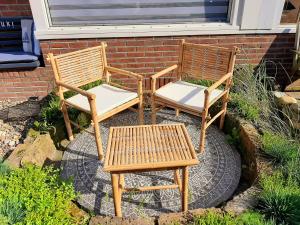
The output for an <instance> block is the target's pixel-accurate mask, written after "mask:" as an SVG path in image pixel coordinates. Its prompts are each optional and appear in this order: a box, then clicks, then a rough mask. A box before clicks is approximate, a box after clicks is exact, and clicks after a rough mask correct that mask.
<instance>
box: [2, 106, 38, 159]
mask: <svg viewBox="0 0 300 225" xmlns="http://www.w3.org/2000/svg"><path fill="white" fill-rule="evenodd" d="M22 103H23V102H22V101H18V102H16V101H14V102H12V101H8V100H7V101H0V158H6V157H7V156H8V155H9V154H10V153H11V151H13V150H14V149H15V148H16V146H17V145H18V144H19V143H22V141H23V140H24V138H25V134H26V133H27V130H28V129H29V127H31V126H32V122H33V120H32V118H28V117H27V118H24V117H19V118H15V119H14V120H10V121H7V115H8V113H9V112H10V110H13V109H14V107H16V106H18V105H20V104H22Z"/></svg>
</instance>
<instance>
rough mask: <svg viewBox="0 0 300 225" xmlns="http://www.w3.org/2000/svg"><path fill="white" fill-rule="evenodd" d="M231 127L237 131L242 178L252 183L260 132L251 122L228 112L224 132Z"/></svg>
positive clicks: (255, 171)
mask: <svg viewBox="0 0 300 225" xmlns="http://www.w3.org/2000/svg"><path fill="white" fill-rule="evenodd" d="M233 129H237V131H238V133H239V143H238V144H239V145H240V146H238V150H239V152H240V155H241V158H242V178H243V179H244V180H245V181H247V182H248V183H249V184H250V185H252V184H253V183H255V182H256V180H257V177H258V161H257V158H258V157H259V152H260V151H259V150H260V149H261V141H260V134H259V132H258V131H257V129H256V128H255V127H254V126H253V125H252V124H251V123H249V122H248V121H246V120H245V119H243V118H241V117H239V116H236V115H235V114H233V113H230V112H229V113H227V115H226V119H225V125H224V132H225V133H226V134H228V135H230V134H231V132H232V130H233Z"/></svg>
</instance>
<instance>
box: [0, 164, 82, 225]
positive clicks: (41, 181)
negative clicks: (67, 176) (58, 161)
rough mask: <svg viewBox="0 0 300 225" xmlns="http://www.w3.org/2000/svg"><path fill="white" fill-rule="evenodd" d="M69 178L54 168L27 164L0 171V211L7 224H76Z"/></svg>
mask: <svg viewBox="0 0 300 225" xmlns="http://www.w3.org/2000/svg"><path fill="white" fill-rule="evenodd" d="M75 197H76V195H75V192H74V188H73V186H72V185H71V183H69V182H64V181H62V180H60V178H59V171H58V170H54V169H53V168H51V167H49V168H45V169H41V168H39V167H35V166H30V165H28V166H26V167H25V168H23V169H15V170H11V171H10V172H9V173H6V174H0V214H1V216H0V217H1V218H2V220H6V222H8V224H49V225H51V224H53V225H54V224H55V225H56V224H73V222H74V220H73V218H72V217H71V215H70V213H69V209H70V203H71V200H73V199H74V198H75Z"/></svg>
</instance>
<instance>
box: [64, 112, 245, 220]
mask: <svg viewBox="0 0 300 225" xmlns="http://www.w3.org/2000/svg"><path fill="white" fill-rule="evenodd" d="M145 121H146V123H147V124H149V123H150V113H149V112H145ZM157 122H158V123H177V122H181V123H184V124H185V125H186V127H187V130H188V132H189V134H190V136H191V138H192V141H193V144H194V146H195V147H196V148H198V146H199V136H200V135H199V134H200V124H201V119H200V118H198V117H194V116H191V115H188V114H184V113H181V114H180V116H179V117H178V118H176V117H175V115H174V111H171V110H170V111H169V110H164V111H161V112H160V113H158V118H157ZM134 124H137V115H136V114H135V113H133V112H130V111H126V112H123V113H121V114H118V115H116V116H114V117H113V118H110V119H108V120H106V121H105V122H103V123H102V124H101V134H102V139H103V146H104V151H105V149H106V144H107V137H108V131H109V127H110V126H120V125H134ZM198 158H199V161H200V164H199V165H197V166H193V167H190V182H189V188H190V189H189V190H190V194H189V209H197V208H208V207H214V206H217V205H219V204H220V203H222V202H224V201H226V200H227V199H228V198H230V197H231V196H232V194H233V192H234V190H235V189H236V188H237V186H238V183H239V179H240V175H241V160H240V156H239V154H238V153H237V151H236V150H234V149H232V148H231V147H230V145H229V144H228V143H227V141H226V137H225V135H224V134H223V133H222V132H221V131H220V130H219V129H218V128H216V127H214V126H211V127H210V128H209V129H208V133H207V139H206V150H205V153H204V154H198ZM62 165H63V171H62V176H63V177H64V178H69V177H73V179H74V185H75V189H76V191H78V192H80V193H81V194H80V197H79V204H81V205H82V206H83V207H84V208H86V209H88V210H91V211H93V212H94V213H96V214H100V215H114V206H113V200H112V189H111V182H110V174H109V173H106V172H104V171H103V169H102V168H103V164H102V163H101V162H99V161H98V159H97V149H96V144H95V141H94V137H93V136H92V135H91V134H89V133H87V132H82V133H81V134H79V135H77V137H76V138H75V140H74V141H73V142H72V143H71V144H70V145H69V146H68V150H67V151H66V152H65V154H64V156H63V163H62ZM172 181H173V172H172V171H166V172H151V173H139V174H128V175H126V176H125V184H126V186H130V187H137V186H146V185H147V186H148V185H161V184H170V183H171V182H172ZM180 206H181V201H180V193H179V191H178V190H176V189H173V190H159V191H149V192H139V193H124V194H123V195H122V213H123V216H125V217H132V218H134V217H137V216H142V217H148V216H157V215H159V214H160V213H168V212H177V211H180V210H181V209H180Z"/></svg>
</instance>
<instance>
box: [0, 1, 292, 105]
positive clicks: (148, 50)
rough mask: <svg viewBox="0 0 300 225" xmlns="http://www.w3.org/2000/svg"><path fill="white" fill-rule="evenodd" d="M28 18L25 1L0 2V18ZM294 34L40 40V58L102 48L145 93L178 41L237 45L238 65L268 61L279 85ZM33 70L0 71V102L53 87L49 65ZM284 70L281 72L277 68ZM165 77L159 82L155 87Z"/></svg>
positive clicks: (172, 56)
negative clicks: (141, 79)
mask: <svg viewBox="0 0 300 225" xmlns="http://www.w3.org/2000/svg"><path fill="white" fill-rule="evenodd" d="M9 16H11V17H16V16H31V11H30V6H29V0H0V17H9ZM294 37H295V35H294V34H279V35H275V34H267V35H211V36H186V37H146V38H110V39H80V40H44V41H41V48H42V52H43V54H44V58H46V54H47V53H49V52H53V53H54V54H61V53H65V52H70V51H75V50H78V49H83V48H86V47H91V46H96V45H99V44H100V42H101V41H106V42H107V43H108V48H107V58H108V63H109V64H110V65H112V66H115V67H118V68H123V69H127V70H130V71H134V72H137V73H141V74H143V75H145V88H147V89H148V88H149V79H148V78H149V75H151V74H153V73H155V72H157V71H159V70H162V69H164V68H166V67H168V66H170V65H173V64H175V63H176V62H177V56H178V43H179V39H181V38H185V39H186V41H188V42H193V43H202V44H213V45H219V46H225V47H226V46H228V47H230V46H233V45H235V46H238V47H240V48H241V53H240V54H239V55H238V57H237V63H238V64H245V63H251V64H259V63H260V62H261V61H262V59H265V60H270V61H272V62H274V63H275V65H276V66H274V64H273V63H269V72H270V74H275V72H277V78H278V81H279V82H281V83H285V82H286V81H287V80H288V79H286V77H285V71H284V70H287V71H289V69H290V67H291V63H292V52H291V51H290V49H292V48H293V43H294ZM45 63H46V67H40V68H37V69H33V70H18V71H15V70H9V71H0V100H3V99H7V98H10V99H13V100H17V99H26V98H28V97H30V96H40V97H42V96H45V95H46V94H47V93H48V92H49V91H51V90H52V88H53V74H52V70H51V68H50V66H49V65H48V64H47V62H45ZM276 67H277V68H276ZM283 68H284V69H283ZM169 81H170V78H165V79H161V80H160V82H159V83H160V85H162V84H164V83H167V82H169Z"/></svg>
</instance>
